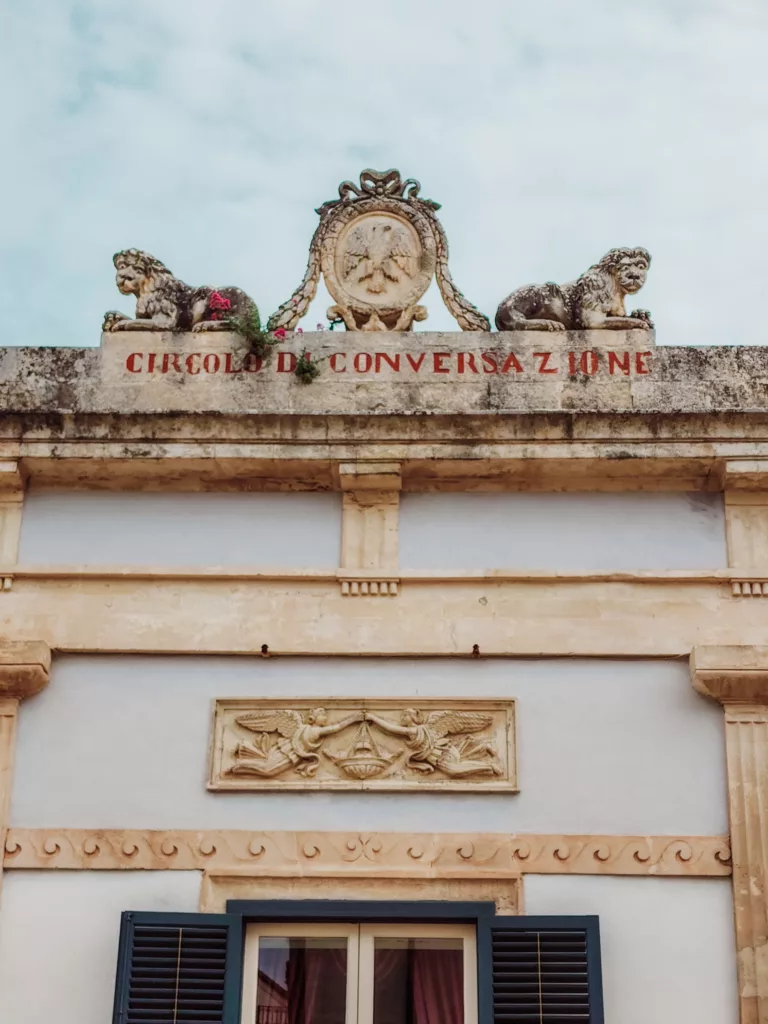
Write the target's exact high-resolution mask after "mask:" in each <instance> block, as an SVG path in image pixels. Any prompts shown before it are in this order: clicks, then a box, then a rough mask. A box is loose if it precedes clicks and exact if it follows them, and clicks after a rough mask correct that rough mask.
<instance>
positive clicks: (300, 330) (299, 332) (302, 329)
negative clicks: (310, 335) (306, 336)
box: [294, 327, 304, 334]
mask: <svg viewBox="0 0 768 1024" xmlns="http://www.w3.org/2000/svg"><path fill="white" fill-rule="evenodd" d="M294 333H295V334H303V333H304V328H303V327H297V328H296V330H295V332H294Z"/></svg>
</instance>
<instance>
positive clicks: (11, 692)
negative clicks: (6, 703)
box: [0, 640, 51, 700]
mask: <svg viewBox="0 0 768 1024" xmlns="http://www.w3.org/2000/svg"><path fill="white" fill-rule="evenodd" d="M50 671H51V649H50V647H49V646H48V644H46V643H44V642H43V641H41V640H25V641H0V699H2V698H11V699H13V698H15V699H17V700H24V699H25V698H27V697H33V696H34V695H35V694H36V693H39V692H40V691H41V690H43V689H45V687H46V686H47V684H48V680H49V678H50Z"/></svg>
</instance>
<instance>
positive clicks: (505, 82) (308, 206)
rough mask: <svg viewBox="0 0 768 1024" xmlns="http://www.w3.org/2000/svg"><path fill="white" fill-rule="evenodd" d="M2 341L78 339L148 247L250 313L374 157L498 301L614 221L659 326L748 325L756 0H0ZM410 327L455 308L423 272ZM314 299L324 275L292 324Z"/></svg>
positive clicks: (592, 242) (581, 262)
mask: <svg viewBox="0 0 768 1024" xmlns="http://www.w3.org/2000/svg"><path fill="white" fill-rule="evenodd" d="M0 12H2V21H3V24H4V29H3V34H2V38H3V42H2V57H0V86H1V88H2V97H3V131H2V137H3V141H4V143H5V145H4V146H3V147H2V152H3V156H2V158H1V159H0V204H2V228H1V230H0V261H1V262H2V274H1V275H0V308H2V309H3V339H2V344H24V345H41V344H45V345H47V344H63V345H94V344H98V341H99V330H100V323H101V316H102V314H103V312H104V310H106V309H111V308H119V309H122V310H123V311H124V312H126V313H129V314H131V315H133V303H132V302H131V301H129V300H128V299H126V298H124V297H123V296H120V295H119V294H118V292H117V290H116V289H115V287H114V280H113V268H112V263H111V256H112V253H113V252H114V251H115V250H116V249H122V248H126V247H129V246H136V247H138V248H143V249H147V250H149V251H150V252H152V253H153V254H154V255H155V256H157V257H158V258H160V259H162V260H163V261H164V262H165V263H167V264H168V265H169V266H170V267H171V268H172V270H173V271H174V272H175V273H176V274H177V275H178V276H179V277H182V278H183V279H185V280H187V281H188V282H190V283H192V284H203V283H206V284H213V285H216V284H219V285H221V284H237V285H240V286H241V287H243V288H245V289H246V291H248V292H249V293H250V294H251V295H252V296H253V298H254V299H255V300H256V301H257V303H258V304H259V306H260V308H261V309H262V311H263V312H264V313H269V312H271V311H273V310H274V309H275V308H276V307H277V306H278V305H279V303H280V302H282V301H283V300H284V299H285V298H287V297H288V296H289V295H290V293H291V292H292V290H293V289H294V287H295V286H296V284H297V283H298V282H299V280H300V279H301V277H302V275H303V272H304V266H305V262H306V253H307V246H308V243H309V240H310V237H311V235H312V231H313V230H314V227H315V225H316V223H317V216H316V214H315V213H314V208H315V207H316V206H318V205H319V204H320V203H321V202H323V201H324V200H326V199H330V198H333V197H334V196H335V194H336V190H337V186H338V184H339V182H340V181H341V180H343V179H345V178H353V179H355V180H356V179H357V177H358V174H359V172H360V170H362V169H363V168H364V167H375V168H378V169H386V168H389V167H398V168H399V169H400V170H401V171H402V173H403V175H404V176H412V177H416V178H418V179H419V180H420V181H421V183H422V194H423V195H425V196H428V197H431V198H433V199H435V200H437V201H438V202H440V203H442V204H443V209H442V210H441V213H440V216H441V217H442V219H443V223H444V225H445V227H446V230H447V232H448V237H449V240H450V243H451V268H452V271H453V275H454V277H455V279H456V281H457V283H458V284H459V287H461V288H462V289H463V290H464V292H465V293H466V295H467V296H468V297H469V298H470V299H471V300H472V301H473V302H475V303H476V304H477V305H478V306H479V307H480V308H481V309H482V310H483V311H484V312H486V313H487V314H489V315H490V316H491V319H493V313H494V311H495V308H496V306H497V304H498V302H499V301H500V299H501V298H503V297H504V295H506V294H507V292H509V291H510V290H511V289H512V288H513V287H516V286H517V285H520V284H524V283H527V282H529V281H536V280H546V279H554V280H568V279H570V278H571V277H574V276H576V274H578V273H579V272H581V271H582V270H583V269H585V268H586V267H587V266H588V265H589V264H590V263H592V262H594V261H595V260H597V259H598V258H599V257H600V256H601V255H602V254H603V253H604V252H605V251H606V250H607V249H609V248H611V247H612V246H615V245H644V246H646V247H647V248H648V249H650V250H651V252H652V254H653V258H654V262H653V266H652V267H651V271H650V278H649V283H648V285H647V286H646V288H645V289H644V291H643V292H642V293H641V295H640V296H639V297H638V300H637V304H638V305H642V306H644V307H648V308H649V309H651V311H652V313H653V315H654V318H655V320H656V323H657V330H658V340H659V342H660V343H661V344H672V345H674V344H713V343H715V344H716V343H739V344H746V343H750V344H764V343H766V342H768V314H766V313H764V312H763V309H762V308H761V307H762V306H764V304H765V298H764V296H765V292H766V286H765V282H766V278H767V277H768V253H767V252H766V240H768V204H767V203H766V199H765V191H766V188H768V56H767V55H768V0H642V2H640V0H637V2H634V3H630V2H627V0H470V2H468V0H387V2H386V3H375V4H369V3H364V2H359V0H358V2H357V3H349V2H342V0H130V2H128V3H116V2H114V0H83V2H79V3H74V2H71V0H0ZM426 302H427V305H428V306H429V309H430V318H429V319H428V320H427V321H426V322H425V323H424V324H422V325H420V327H421V329H425V330H429V329H433V330H435V329H442V330H451V329H452V325H453V321H452V319H451V318H450V316H449V315H448V313H447V312H446V311H445V310H444V308H443V307H442V304H441V302H440V298H439V295H438V294H437V293H436V292H435V291H434V290H433V291H431V292H430V293H429V294H428V296H427V299H426ZM327 305H328V297H327V295H326V294H325V293H323V294H321V295H319V297H318V300H317V301H316V303H315V304H314V306H313V308H312V310H311V311H310V315H309V316H308V317H307V319H306V321H305V323H304V327H305V329H306V328H314V325H315V323H316V322H318V321H319V320H321V319H323V315H324V311H325V308H326V306H327Z"/></svg>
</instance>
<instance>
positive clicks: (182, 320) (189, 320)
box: [103, 249, 255, 331]
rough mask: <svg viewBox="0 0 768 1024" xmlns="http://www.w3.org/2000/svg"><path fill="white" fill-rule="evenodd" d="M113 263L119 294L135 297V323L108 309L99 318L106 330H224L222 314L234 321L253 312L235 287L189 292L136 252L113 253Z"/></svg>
mask: <svg viewBox="0 0 768 1024" xmlns="http://www.w3.org/2000/svg"><path fill="white" fill-rule="evenodd" d="M113 263H114V264H115V271H116V273H115V280H116V282H117V287H118V289H119V291H120V292H122V294H123V295H135V296H136V319H135V320H132V319H131V318H130V317H128V316H126V315H125V314H124V313H119V312H117V311H116V310H111V311H110V312H109V313H106V314H105V315H104V324H103V330H105V331H126V330H141V331H207V330H227V329H229V328H228V325H227V323H226V320H225V319H224V316H223V313H222V310H225V311H226V315H227V316H228V317H229V316H232V317H238V316H243V315H244V314H245V313H246V312H247V311H248V310H249V309H252V308H255V305H254V302H253V300H252V299H251V298H249V297H248V295H246V294H245V292H244V291H242V290H241V289H240V288H211V287H206V286H203V287H200V288H192V287H190V286H189V285H188V284H184V282H183V281H180V280H179V279H178V278H177V277H174V275H173V274H172V273H171V271H170V270H169V269H168V267H166V265H165V264H164V263H161V262H160V260H158V259H155V257H154V256H150V254H149V253H148V252H142V250H141V249H123V250H122V251H121V252H116V253H115V255H114V257H113ZM212 297H214V305H213V306H212V305H211V300H212Z"/></svg>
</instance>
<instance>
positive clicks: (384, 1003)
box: [242, 923, 477, 1024]
mask: <svg viewBox="0 0 768 1024" xmlns="http://www.w3.org/2000/svg"><path fill="white" fill-rule="evenodd" d="M242 1024H477V952H476V947H475V928H473V927H472V926H467V925H435V924H418V925H417V924H401V925H395V924H367V925H366V924H303V923H297V924H293V925H262V924H251V925H248V926H247V929H246V940H245V967H244V972H243V1008H242Z"/></svg>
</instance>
